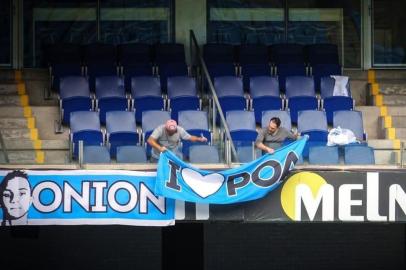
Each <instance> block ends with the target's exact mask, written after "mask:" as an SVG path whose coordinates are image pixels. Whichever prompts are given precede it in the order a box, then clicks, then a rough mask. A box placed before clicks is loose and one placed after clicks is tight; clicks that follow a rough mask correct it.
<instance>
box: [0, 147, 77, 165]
mask: <svg viewBox="0 0 406 270" xmlns="http://www.w3.org/2000/svg"><path fill="white" fill-rule="evenodd" d="M0 156H2V155H0ZM2 158H3V159H4V157H2ZM8 158H9V162H10V164H22V165H27V164H37V161H36V158H37V153H36V151H29V150H22V151H9V152H8ZM68 163H71V162H70V161H69V151H53V150H49V151H44V164H68Z"/></svg>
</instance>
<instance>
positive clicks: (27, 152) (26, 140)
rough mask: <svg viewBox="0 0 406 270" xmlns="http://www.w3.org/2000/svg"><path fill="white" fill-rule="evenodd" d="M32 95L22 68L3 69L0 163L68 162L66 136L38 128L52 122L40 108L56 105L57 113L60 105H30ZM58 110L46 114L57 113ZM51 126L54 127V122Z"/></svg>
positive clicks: (1, 81)
mask: <svg viewBox="0 0 406 270" xmlns="http://www.w3.org/2000/svg"><path fill="white" fill-rule="evenodd" d="M37 82H38V81H37ZM30 99H31V97H29V96H28V94H27V87H26V82H25V80H24V77H23V74H22V72H21V71H13V70H2V76H1V77H0V135H1V138H2V139H3V145H2V146H1V145H0V163H10V164H24V165H27V164H66V163H67V162H69V159H68V157H69V151H68V150H69V147H68V146H69V145H68V141H67V136H66V135H65V136H64V135H62V136H60V137H59V138H55V137H53V138H52V137H51V138H49V136H47V134H46V133H47V132H46V131H45V132H44V131H41V130H42V129H41V130H40V129H38V126H39V125H40V126H41V125H44V122H50V120H49V119H48V118H49V116H45V117H44V115H41V114H40V113H39V112H41V111H43V110H44V109H48V110H49V111H52V109H53V110H54V111H55V112H56V113H57V107H55V106H52V107H48V106H31V104H30ZM55 112H52V113H47V114H49V115H54V114H55ZM50 126H51V129H50V130H51V131H53V128H52V127H53V122H52V123H50ZM42 133H44V134H42ZM41 135H43V136H41ZM4 148H5V149H4Z"/></svg>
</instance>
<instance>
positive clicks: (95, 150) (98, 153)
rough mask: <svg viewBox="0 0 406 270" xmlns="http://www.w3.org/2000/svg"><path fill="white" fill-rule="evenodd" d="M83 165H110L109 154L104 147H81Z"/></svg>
mask: <svg viewBox="0 0 406 270" xmlns="http://www.w3.org/2000/svg"><path fill="white" fill-rule="evenodd" d="M83 162H84V163H110V162H111V159H110V154H109V151H108V150H107V148H106V147H105V146H101V145H89V146H84V147H83Z"/></svg>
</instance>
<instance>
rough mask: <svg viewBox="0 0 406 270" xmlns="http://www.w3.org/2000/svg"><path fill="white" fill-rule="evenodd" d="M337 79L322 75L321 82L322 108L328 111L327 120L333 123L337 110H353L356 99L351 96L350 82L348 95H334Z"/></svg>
mask: <svg viewBox="0 0 406 270" xmlns="http://www.w3.org/2000/svg"><path fill="white" fill-rule="evenodd" d="M334 84H335V79H334V78H331V77H322V78H321V82H320V97H321V102H322V108H323V109H324V110H325V111H326V114H327V122H328V123H329V124H333V114H334V112H335V111H344V110H353V109H354V100H353V99H352V98H351V90H350V84H349V83H348V84H347V86H346V88H347V93H348V96H334Z"/></svg>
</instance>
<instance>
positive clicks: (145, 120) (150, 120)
mask: <svg viewBox="0 0 406 270" xmlns="http://www.w3.org/2000/svg"><path fill="white" fill-rule="evenodd" d="M169 119H171V116H170V113H169V112H167V111H144V112H142V124H141V127H142V132H143V133H146V132H148V131H152V130H154V129H155V128H156V127H158V126H159V125H162V124H165V123H166V121H168V120H169Z"/></svg>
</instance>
